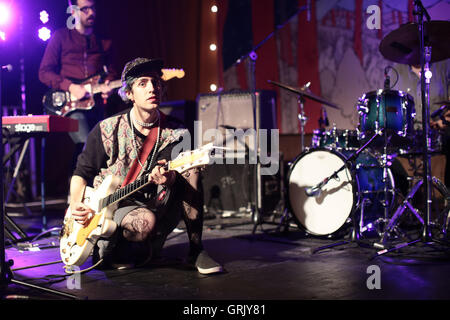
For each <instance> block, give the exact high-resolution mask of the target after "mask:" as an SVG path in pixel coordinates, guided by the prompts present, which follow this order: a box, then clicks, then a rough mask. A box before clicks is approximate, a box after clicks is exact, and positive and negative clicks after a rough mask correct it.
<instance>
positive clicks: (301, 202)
mask: <svg viewBox="0 0 450 320" xmlns="http://www.w3.org/2000/svg"><path fill="white" fill-rule="evenodd" d="M345 160H346V158H345V156H343V155H342V154H341V153H340V152H338V151H334V150H331V149H327V148H315V149H311V150H309V151H306V152H304V153H302V154H301V155H300V156H298V158H297V159H296V160H295V161H294V162H293V163H292V165H291V167H290V169H289V173H288V176H287V179H288V199H289V203H288V206H289V209H290V211H291V213H292V215H293V217H294V219H295V220H296V222H297V224H299V226H300V227H304V229H306V231H307V232H309V233H311V234H313V235H317V236H324V235H330V234H333V233H335V232H337V231H338V230H339V229H340V228H341V227H342V226H343V225H344V224H345V222H346V221H347V219H349V218H350V214H351V213H352V212H353V210H354V208H355V206H356V204H357V193H358V183H357V180H356V178H355V177H354V175H353V173H352V171H351V170H350V168H349V167H348V166H347V167H346V168H345V169H343V170H341V171H340V172H339V173H338V174H337V177H336V178H334V179H331V180H330V181H328V183H327V184H325V185H324V186H323V187H322V189H321V192H320V193H319V194H318V195H315V196H308V195H307V194H306V188H310V187H313V186H315V185H317V184H318V183H320V182H321V181H323V180H324V179H325V178H327V177H329V176H331V175H332V174H333V173H334V172H335V171H336V170H338V169H340V168H341V167H342V166H343V165H344V164H345V162H346V161H345Z"/></svg>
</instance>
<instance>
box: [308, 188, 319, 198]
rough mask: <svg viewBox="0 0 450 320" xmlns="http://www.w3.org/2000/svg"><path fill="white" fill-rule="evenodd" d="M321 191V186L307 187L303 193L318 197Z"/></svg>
mask: <svg viewBox="0 0 450 320" xmlns="http://www.w3.org/2000/svg"><path fill="white" fill-rule="evenodd" d="M321 192H322V187H317V186H315V187H309V188H305V193H306V195H307V196H308V197H318V196H319V195H320V193H321Z"/></svg>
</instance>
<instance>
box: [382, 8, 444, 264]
mask: <svg viewBox="0 0 450 320" xmlns="http://www.w3.org/2000/svg"><path fill="white" fill-rule="evenodd" d="M414 5H415V11H414V14H415V15H417V16H418V21H419V23H418V27H419V43H420V65H421V73H420V74H421V77H420V84H421V98H422V101H421V102H422V129H423V146H424V148H423V149H424V150H423V179H422V181H421V183H420V182H419V183H420V184H423V186H424V190H425V194H426V203H425V205H426V208H425V219H423V230H422V235H421V237H419V238H418V239H416V240H413V241H411V242H409V243H403V244H400V245H397V246H394V247H392V248H389V249H383V250H381V251H378V252H377V253H376V255H375V256H374V258H376V257H379V256H381V255H384V254H386V253H389V252H391V251H395V250H398V249H401V248H403V247H406V246H410V245H412V244H415V243H419V242H421V243H424V244H425V245H428V246H431V245H433V244H434V243H439V244H444V245H448V243H446V242H445V241H442V240H438V239H433V236H432V230H431V223H430V217H431V203H432V199H431V191H432V190H431V188H432V177H431V157H430V154H429V149H430V145H431V141H430V139H429V135H430V123H429V119H430V79H431V76H432V75H431V74H430V73H429V64H430V60H431V49H432V48H431V47H429V46H426V45H425V32H424V16H426V18H427V20H431V19H430V16H429V14H428V12H427V11H426V9H425V7H424V6H423V4H422V1H420V0H414ZM419 187H420V185H419V186H418V187H417V189H418V188H419ZM415 189H416V188H413V190H412V191H414V190H415ZM416 191H417V190H416ZM408 204H409V202H407V204H406V205H408ZM408 207H409V205H408Z"/></svg>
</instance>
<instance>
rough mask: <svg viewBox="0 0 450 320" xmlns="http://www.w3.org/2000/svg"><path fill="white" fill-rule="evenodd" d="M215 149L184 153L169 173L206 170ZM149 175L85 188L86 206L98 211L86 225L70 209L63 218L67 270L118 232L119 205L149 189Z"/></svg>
mask: <svg viewBox="0 0 450 320" xmlns="http://www.w3.org/2000/svg"><path fill="white" fill-rule="evenodd" d="M213 149H215V147H214V146H213V143H209V144H206V145H204V146H203V147H201V148H199V149H196V150H192V151H186V152H182V153H180V154H179V155H178V157H176V158H175V159H174V160H172V161H169V162H168V163H167V164H166V167H167V169H168V170H176V171H178V172H180V173H182V172H184V171H186V170H189V169H191V168H195V167H204V166H206V165H208V164H209V163H210V161H211V151H212V150H213ZM149 178H150V174H145V175H143V176H142V177H141V178H139V179H137V180H135V181H134V182H132V183H130V184H128V185H126V186H124V187H123V188H119V189H118V187H119V186H120V181H119V180H120V179H119V178H118V177H116V176H113V175H110V176H107V177H106V178H105V180H104V181H103V182H102V183H101V184H100V186H99V187H98V188H97V189H96V190H94V189H92V188H90V187H86V188H85V191H84V196H83V203H85V204H86V205H87V206H89V207H90V208H91V209H92V210H94V211H95V214H92V215H91V217H90V218H89V220H88V223H87V224H86V225H82V224H80V223H78V222H77V221H75V217H74V216H73V215H72V214H71V212H70V208H69V209H67V211H66V214H65V216H64V221H63V226H62V228H61V233H60V245H59V247H60V248H59V249H60V250H59V251H60V256H61V259H62V261H63V263H64V264H65V265H66V266H69V267H70V266H73V265H75V266H81V265H82V264H83V263H84V262H85V261H86V259H87V258H88V257H89V255H90V254H91V252H92V249H93V248H94V245H95V244H96V242H97V240H98V239H99V238H100V237H103V238H108V237H110V236H111V235H112V234H113V233H114V231H115V230H116V228H117V225H116V223H115V222H114V221H113V213H114V211H115V210H116V209H117V207H118V203H119V202H120V201H121V200H123V199H125V198H127V197H128V196H130V195H132V194H133V193H135V192H136V191H138V190H140V189H142V188H144V187H145V186H147V185H149V184H150V183H151V182H150V181H149Z"/></svg>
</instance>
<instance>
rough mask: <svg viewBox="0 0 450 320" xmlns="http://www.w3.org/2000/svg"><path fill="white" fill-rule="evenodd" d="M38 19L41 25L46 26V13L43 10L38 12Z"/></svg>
mask: <svg viewBox="0 0 450 320" xmlns="http://www.w3.org/2000/svg"><path fill="white" fill-rule="evenodd" d="M39 19H40V20H41V21H42V23H43V24H46V23H47V22H48V13H47V11H45V10H42V11H41V12H39Z"/></svg>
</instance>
